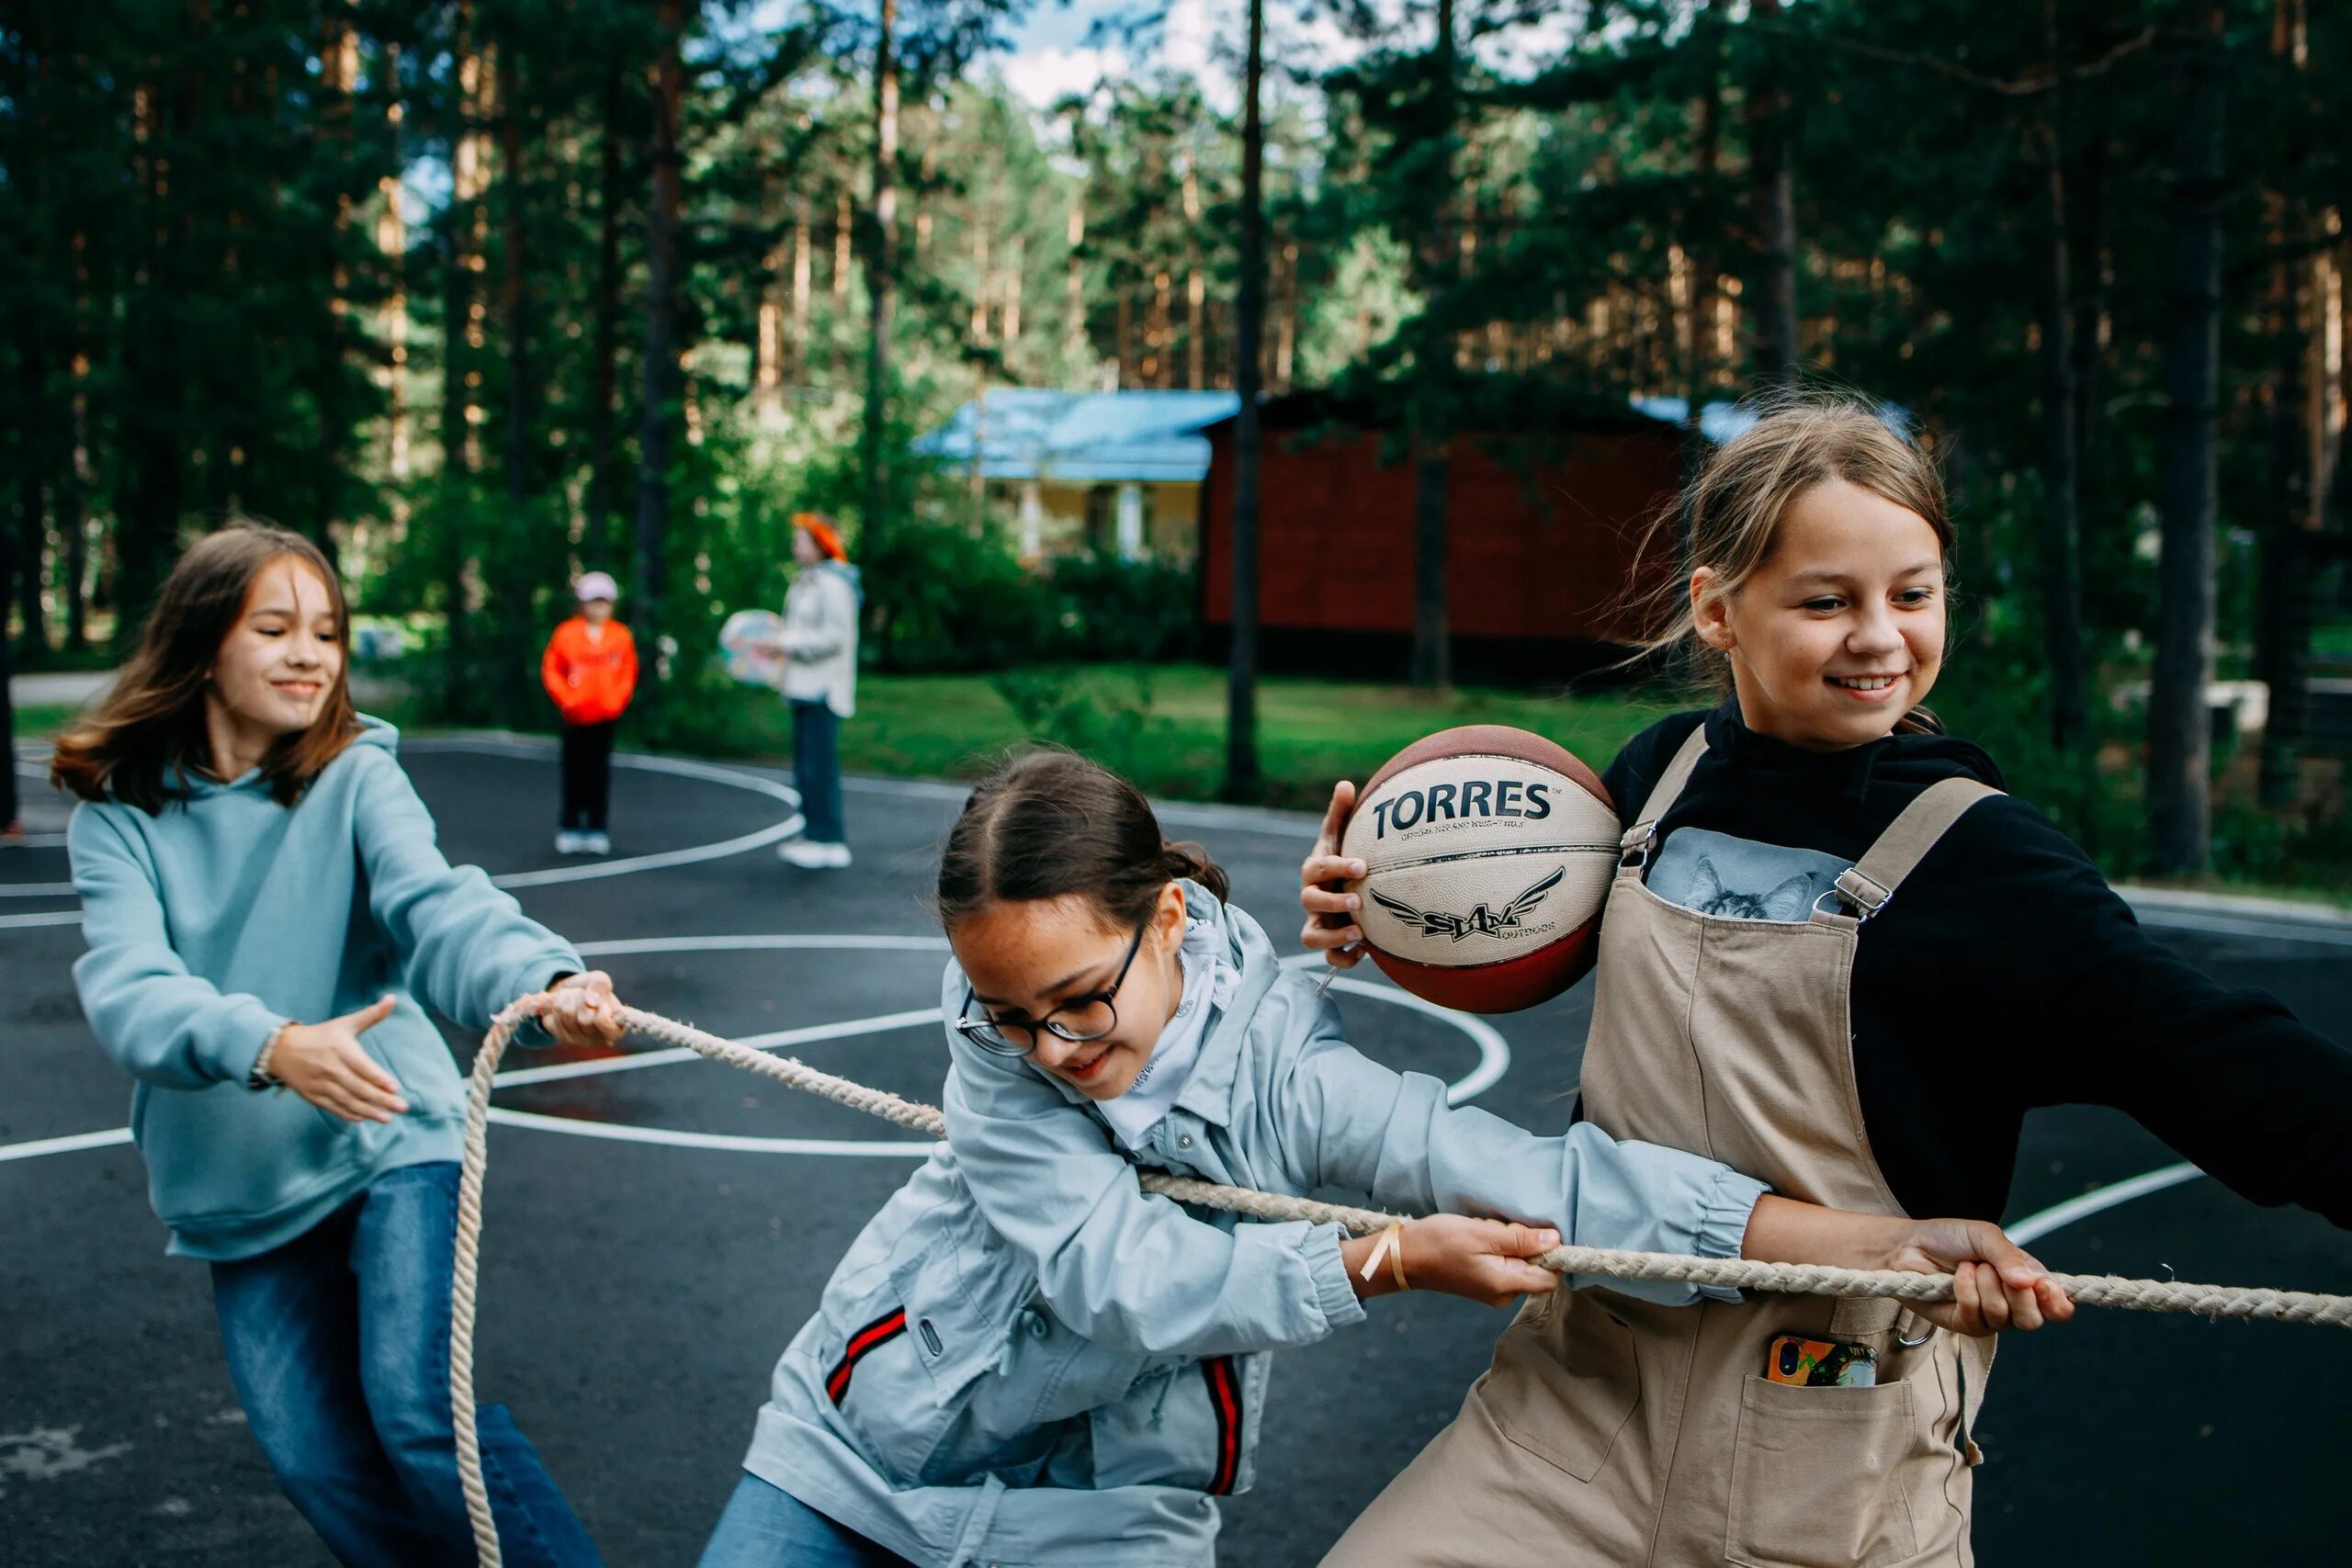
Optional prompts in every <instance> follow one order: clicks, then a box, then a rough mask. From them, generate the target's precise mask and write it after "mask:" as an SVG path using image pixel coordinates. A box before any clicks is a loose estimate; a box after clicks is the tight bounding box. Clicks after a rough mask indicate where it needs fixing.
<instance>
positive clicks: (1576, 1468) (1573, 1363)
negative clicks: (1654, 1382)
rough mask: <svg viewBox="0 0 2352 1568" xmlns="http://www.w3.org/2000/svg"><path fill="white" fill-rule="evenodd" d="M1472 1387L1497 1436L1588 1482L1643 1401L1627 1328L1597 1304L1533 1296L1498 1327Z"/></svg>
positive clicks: (1561, 1295)
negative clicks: (1488, 1361) (1488, 1363)
mask: <svg viewBox="0 0 2352 1568" xmlns="http://www.w3.org/2000/svg"><path fill="white" fill-rule="evenodd" d="M1475 1392H1476V1394H1477V1396H1478V1400H1479V1403H1480V1404H1484V1405H1485V1406H1486V1408H1487V1414H1488V1415H1489V1416H1493V1417H1494V1421H1495V1425H1496V1427H1498V1428H1500V1430H1501V1432H1502V1435H1503V1436H1504V1437H1506V1438H1510V1440H1511V1441H1512V1442H1513V1443H1515V1444H1516V1445H1518V1446H1519V1447H1521V1448H1522V1449H1525V1450H1527V1451H1528V1452H1530V1453H1532V1454H1533V1455H1535V1456H1536V1457H1537V1458H1538V1459H1541V1460H1543V1461H1545V1462H1546V1463H1548V1464H1551V1465H1552V1466H1554V1467H1555V1468H1556V1469H1559V1470H1562V1471H1565V1472H1567V1473H1568V1474H1570V1475H1573V1476H1575V1477H1576V1478H1577V1480H1578V1481H1590V1480H1591V1479H1592V1478H1593V1477H1594V1476H1596V1475H1598V1474H1600V1467H1601V1466H1602V1465H1604V1464H1606V1463H1608V1462H1609V1453H1610V1450H1611V1449H1613V1448H1615V1447H1616V1445H1617V1437H1618V1434H1619V1433H1621V1432H1623V1430H1624V1429H1625V1423H1626V1422H1627V1421H1629V1420H1631V1419H1632V1418H1633V1415H1634V1407H1635V1406H1637V1405H1638V1404H1641V1402H1642V1374H1641V1364H1640V1360H1639V1359H1638V1358H1637V1357H1636V1356H1635V1354H1634V1331H1633V1329H1632V1328H1631V1327H1629V1326H1628V1325H1626V1324H1624V1323H1623V1322H1621V1321H1620V1320H1619V1319H1618V1318H1617V1317H1616V1316H1615V1315H1614V1314H1611V1312H1610V1311H1609V1310H1608V1309H1607V1308H1606V1307H1604V1306H1602V1305H1601V1304H1600V1303H1599V1302H1598V1301H1595V1300H1591V1299H1589V1298H1582V1297H1577V1296H1575V1295H1572V1294H1571V1293H1570V1292H1567V1291H1566V1290H1565V1289H1564V1290H1560V1291H1556V1292H1553V1293H1551V1294H1549V1295H1544V1296H1539V1297H1537V1298H1536V1299H1535V1300H1534V1301H1533V1302H1532V1303H1529V1304H1528V1305H1527V1307H1526V1308H1525V1309H1523V1310H1522V1311H1521V1313H1520V1314H1519V1317H1518V1318H1517V1319H1516V1320H1515V1321H1514V1322H1513V1323H1512V1324H1511V1325H1510V1327H1509V1328H1506V1329H1504V1330H1503V1333H1502V1337H1501V1338H1500V1339H1499V1340H1498V1341H1497V1342H1496V1345H1495V1361H1494V1365H1493V1366H1492V1367H1490V1368H1488V1369H1487V1373H1486V1375H1485V1376H1484V1377H1481V1378H1480V1379H1479V1380H1478V1382H1477V1386H1476V1391H1475Z"/></svg>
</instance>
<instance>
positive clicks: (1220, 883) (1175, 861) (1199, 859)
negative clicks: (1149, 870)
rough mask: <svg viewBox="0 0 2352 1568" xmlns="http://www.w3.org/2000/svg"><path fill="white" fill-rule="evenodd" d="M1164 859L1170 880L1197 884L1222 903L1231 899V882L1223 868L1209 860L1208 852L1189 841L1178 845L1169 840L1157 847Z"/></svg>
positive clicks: (1174, 841)
mask: <svg viewBox="0 0 2352 1568" xmlns="http://www.w3.org/2000/svg"><path fill="white" fill-rule="evenodd" d="M1159 852H1160V854H1161V855H1162V856H1163V857H1164V858H1165V864H1164V867H1163V869H1164V870H1165V871H1166V873H1167V874H1168V875H1169V876H1170V877H1171V878H1176V879H1181V880H1184V881H1188V882H1197V883H1199V884H1200V885H1201V886H1204V887H1205V888H1207V889H1208V890H1209V891H1210V892H1212V893H1214V894H1216V897H1217V901H1218V902H1219V903H1223V902H1224V901H1225V900H1227V899H1228V898H1230V897H1233V880H1232V878H1230V877H1228V876H1227V875H1226V874H1225V867H1223V866H1221V865H1219V864H1217V863H1216V862H1215V861H1213V860H1211V859H1209V852H1208V851H1206V850H1204V849H1203V848H1201V846H1200V845H1198V844H1195V843H1193V842H1191V841H1189V840H1187V841H1185V842H1182V843H1179V842H1177V841H1176V840H1172V839H1171V840H1167V841H1165V842H1163V843H1162V844H1161V845H1160V846H1159Z"/></svg>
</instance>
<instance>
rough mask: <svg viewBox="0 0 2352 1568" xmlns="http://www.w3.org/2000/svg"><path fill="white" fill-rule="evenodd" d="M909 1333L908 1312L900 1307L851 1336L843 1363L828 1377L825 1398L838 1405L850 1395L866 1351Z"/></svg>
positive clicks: (845, 1348) (843, 1350)
mask: <svg viewBox="0 0 2352 1568" xmlns="http://www.w3.org/2000/svg"><path fill="white" fill-rule="evenodd" d="M906 1331H907V1309H906V1308H904V1307H899V1308H898V1309H896V1310H895V1311H893V1312H890V1313H888V1314H885V1315H884V1316H881V1317H877V1318H876V1319H875V1320H874V1321H873V1322H872V1323H869V1324H867V1325H865V1327H863V1328H861V1329H859V1330H858V1331H857V1332H856V1333H854V1334H853V1335H851V1336H850V1337H849V1343H848V1344H847V1345H845V1346H843V1347H842V1359H841V1362H840V1364H839V1365H838V1366H836V1367H834V1368H833V1370H832V1371H831V1372H828V1373H827V1374H826V1375H825V1395H826V1397H827V1398H829V1399H831V1401H832V1402H833V1403H834V1404H840V1403H841V1402H842V1395H843V1394H845V1393H848V1392H849V1377H850V1374H851V1373H852V1372H854V1371H856V1370H857V1363H858V1362H859V1361H860V1360H862V1359H865V1354H866V1352H868V1351H870V1350H873V1349H875V1348H878V1347H880V1346H883V1345H887V1344H888V1343H889V1342H890V1341H891V1340H893V1339H896V1338H897V1337H899V1335H901V1334H904V1333H905V1332H906Z"/></svg>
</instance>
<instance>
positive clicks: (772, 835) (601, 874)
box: [401, 735, 804, 887]
mask: <svg viewBox="0 0 2352 1568" xmlns="http://www.w3.org/2000/svg"><path fill="white" fill-rule="evenodd" d="M401 745H402V746H403V747H405V748H406V749H408V750H413V751H425V752H432V751H469V752H473V753H475V754H476V755H479V756H486V757H512V758H516V759H518V760H521V761H547V760H548V755H549V751H550V748H548V747H546V746H527V745H523V744H520V743H517V742H515V741H508V740H493V739H472V738H469V737H466V736H434V735H427V736H420V737H419V738H417V739H414V740H403V741H402V742H401ZM613 766H615V767H616V768H633V769H635V770H636V771H637V772H639V773H668V774H670V775H672V776H673V777H674V778H685V779H700V780H702V781H703V782H704V783H706V784H725V785H728V786H729V787H730V788H733V789H741V790H749V791H751V792H752V794H754V795H766V796H768V797H769V798H771V799H774V800H780V801H782V802H784V803H785V804H786V806H789V807H792V815H791V816H789V817H786V818H784V819H783V820H782V821H780V822H777V823H775V824H773V825H772V826H769V827H766V828H762V829H759V830H758V831H756V832H751V833H745V834H742V835H741V836H740V837H738V838H733V839H727V840H721V841H719V842H718V843H715V844H696V845H694V846H692V847H691V848H688V849H683V850H664V851H662V852H660V853H658V854H650V855H629V856H627V857H625V858H623V859H620V860H607V861H593V862H590V863H586V864H583V865H559V866H551V867H549V868H548V869H547V870H545V871H510V872H507V873H505V874H503V875H499V876H493V877H492V878H491V879H490V882H491V886H493V887H550V886H556V885H558V884H560V883H567V882H597V881H602V880H604V879H605V878H606V877H612V876H628V875H632V874H635V873H638V872H640V871H666V870H668V869H670V868H671V867H673V866H681V865H699V864H701V863H703V862H705V861H714V860H725V859H726V858H727V857H728V856H729V855H740V854H742V853H744V852H747V851H751V850H756V849H758V848H760V847H761V846H763V845H765V844H773V843H775V842H777V841H778V840H784V839H788V838H790V837H792V835H794V834H795V833H797V832H798V831H800V829H801V828H802V827H803V826H804V821H803V818H801V815H800V794H799V792H798V791H797V790H795V789H794V788H792V786H791V785H789V784H779V783H777V782H776V781H775V780H774V779H763V778H762V777H760V776H759V775H758V774H757V773H743V772H741V771H740V770H738V769H734V768H720V767H714V766H712V765H711V764H710V763H708V762H695V761H688V760H686V759H685V758H683V757H645V756H639V755H638V754H637V753H635V752H616V753H615V754H614V757H613Z"/></svg>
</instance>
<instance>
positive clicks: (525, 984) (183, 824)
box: [66, 717, 583, 1261]
mask: <svg viewBox="0 0 2352 1568" xmlns="http://www.w3.org/2000/svg"><path fill="white" fill-rule="evenodd" d="M360 723H361V725H362V726H363V728H362V730H361V733H360V735H359V737H358V738H357V739H356V740H354V741H353V742H352V744H351V745H350V747H349V748H347V749H346V750H345V751H344V753H343V754H342V755H341V756H339V757H337V758H336V759H335V760H334V761H333V762H330V763H329V764H327V766H326V768H325V769H324V770H323V771H322V772H321V773H320V774H319V776H318V778H317V779H316V780H315V781H314V782H313V783H312V784H311V787H310V788H309V790H307V791H306V792H305V793H304V794H303V795H302V797H301V798H300V800H298V801H297V802H296V803H295V804H294V805H292V806H291V807H286V806H280V805H278V804H277V801H275V800H274V799H272V798H271V797H270V792H269V784H268V783H267V781H266V780H265V779H264V778H263V777H262V776H261V773H260V772H259V771H258V770H255V771H254V772H253V773H247V774H245V775H244V776H243V778H240V779H238V780H236V781H234V782H233V783H230V784H219V783H214V782H211V781H209V780H205V779H200V778H187V779H184V780H182V781H181V782H182V784H183V786H184V788H185V791H186V795H185V798H182V799H179V800H175V801H173V802H172V803H170V804H168V805H166V806H165V807H164V810H163V811H162V813H161V814H160V815H158V816H153V817H150V816H149V815H148V814H147V813H145V812H144V811H141V810H140V809H139V808H138V807H133V806H127V805H124V804H122V803H121V802H119V801H112V800H109V801H103V802H85V804H83V805H82V806H81V807H79V808H78V809H76V810H75V811H74V819H73V822H72V824H71V825H70V826H69V828H68V829H67V833H66V844H67V848H68V850H69V851H70V852H71V853H72V856H73V862H74V887H75V889H76V890H77V891H78V892H79V893H80V894H81V896H82V931H83V935H84V937H85V940H86V941H87V942H88V943H89V948H90V950H89V952H88V953H85V954H84V955H83V957H82V958H81V960H80V961H79V962H78V963H76V964H74V985H75V986H76V987H78V988H79V989H80V991H81V994H82V1009H83V1011H84V1012H85V1013H87V1014H88V1015H89V1020H90V1027H91V1028H92V1029H94V1030H95V1031H96V1032H97V1036H98V1042H99V1043H101V1044H102V1045H104V1046H105V1047H106V1049H107V1053H108V1054H109V1055H112V1056H113V1057H114V1058H115V1060H117V1061H118V1062H120V1063H121V1064H122V1065H123V1066H124V1067H125V1068H126V1069H128V1070H129V1071H130V1075H131V1076H132V1077H135V1078H137V1079H138V1080H139V1083H138V1087H137V1088H136V1089H133V1090H132V1091H131V1096H130V1130H131V1135H132V1136H133V1137H134V1138H135V1139H136V1140H137V1141H138V1144H139V1150H140V1153H141V1155H143V1156H145V1157H146V1160H147V1175H148V1186H149V1192H150V1196H151V1198H152V1199H153V1203H154V1205H155V1213H156V1214H157V1215H158V1216H159V1217H160V1218H161V1219H162V1220H163V1222H164V1224H167V1225H169V1226H170V1227H171V1230H172V1244H171V1247H170V1250H171V1251H172V1252H174V1253H176V1254H179V1255H181V1256H184V1257H190V1258H208V1259H212V1260H216V1261H225V1260H228V1259H232V1258H251V1257H254V1256H255V1255H256V1254H259V1253H263V1252H266V1251H268V1250H269V1249H270V1248H272V1247H278V1246H282V1245H283V1244H285V1243H286V1242H288V1241H291V1240H293V1239H294V1238H295V1237H296V1236H299V1235H301V1234H302V1233H303V1232H305V1231H307V1230H309V1229H310V1228H311V1226H312V1225H315V1224H318V1223H319V1222H320V1221H321V1220H322V1219H324V1218H325V1217H326V1216H327V1215H328V1214H329V1213H333V1212H334V1209H335V1208H336V1207H337V1206H338V1205H340V1204H341V1203H342V1202H343V1201H345V1199H347V1198H349V1197H350V1196H351V1195H352V1194H354V1193H355V1192H357V1191H358V1190H361V1189H362V1188H364V1187H366V1186H367V1185H368V1182H370V1181H371V1180H373V1179H375V1178H376V1177H377V1176H379V1175H380V1174H381V1173H383V1172H384V1171H387V1170H390V1169H391V1168H394V1167H396V1166H403V1165H418V1164H422V1163H424V1162H425V1161H428V1160H442V1159H456V1158H457V1157H458V1153H459V1142H460V1134H461V1131H462V1124H463V1122H464V1116H465V1086H464V1084H463V1082H462V1081H461V1080H460V1079H459V1077H458V1069H457V1065H456V1063H455V1062H454V1061H453V1060H452V1058H451V1056H450V1055H449V1047H448V1045H447V1043H446V1042H445V1041H443V1039H442V1038H441V1034H440V1032H439V1031H438V1030H436V1029H435V1027H434V1026H433V1023H432V1021H431V1020H429V1019H428V1018H426V1017H425V1014H424V1007H426V1006H429V1007H431V1008H432V1009H433V1010H435V1011H436V1012H439V1013H441V1014H443V1015H444V1016H446V1017H447V1018H450V1019H453V1020H455V1021H457V1022H458V1023H459V1024H462V1025H464V1026H465V1027H466V1028H468V1029H483V1028H487V1027H488V1026H489V1023H490V1020H491V1016H492V1014H493V1013H495V1012H496V1011H497V1010H499V1009H500V1008H502V1007H504V1006H505V1005H506V1004H507V1003H508V1002H510V1001H512V1000H514V999H515V998H516V997H518V996H521V995H523V994H525V993H526V992H529V991H535V990H537V989H540V988H541V987H545V986H546V985H547V984H548V982H549V981H550V980H552V979H553V978H554V977H555V976H558V975H560V974H563V973H567V972H577V971H578V970H580V969H582V967H583V965H582V964H581V962H580V958H579V955H578V954H577V953H573V952H572V950H571V947H570V946H569V945H568V944H566V943H565V942H563V940H562V939H561V938H560V937H558V936H557V935H555V933H553V932H552V931H548V930H547V929H546V928H545V927H544V926H541V925H539V924H537V922H536V921H533V920H529V919H525V918H524V916H523V912H522V909H521V908H519V907H518V906H517V905H516V904H515V900H514V898H513V897H510V896H508V895H507V894H504V893H501V892H499V891H498V890H497V889H496V888H493V887H492V886H491V885H490V879H489V878H488V877H487V876H485V875H484V874H482V873H481V871H480V870H479V869H478V868H476V867H473V866H466V867H463V868H453V867H452V866H451V865H450V864H449V863H448V862H447V860H444V859H443V858H442V855H441V852H440V850H439V848H438V847H436V846H435V842H434V828H433V818H432V817H431V816H429V815H428V814H427V813H426V811H425V809H424V802H423V801H422V800H419V799H418V798H417V795H416V790H415V787H414V786H413V785H412V784H410V783H409V780H408V775H407V774H406V773H403V772H401V765H400V762H399V761H398V760H397V759H396V758H395V757H394V755H393V749H394V746H395V744H396V742H397V741H398V739H399V732H398V731H396V730H395V729H393V728H392V727H391V726H390V725H388V724H385V723H383V722H381V721H380V720H377V719H372V718H364V717H363V718H362V719H361V720H360ZM386 992H390V993H391V994H392V995H393V996H395V997H397V998H399V1002H398V1005H397V1006H396V1007H395V1008H394V1010H393V1011H392V1014H391V1016H390V1017H389V1018H387V1019H385V1020H384V1021H383V1022H381V1023H379V1024H378V1025H377V1026H376V1027H375V1028H374V1029H372V1030H369V1031H368V1032H367V1033H365V1034H363V1035H361V1036H360V1037H359V1039H360V1043H362V1044H363V1045H365V1046H366V1047H367V1048H368V1053H369V1055H373V1056H374V1057H375V1058H376V1059H377V1060H378V1061H379V1062H380V1063H382V1064H383V1065H384V1066H386V1067H387V1068H389V1069H390V1072H391V1075H392V1077H395V1078H397V1079H398V1080H399V1081H400V1085H401V1091H402V1093H403V1095H404V1097H405V1098H406V1099H407V1100H408V1103H409V1110H408V1113H407V1114H406V1115H402V1116H396V1117H394V1118H393V1119H392V1120H391V1121H390V1122H345V1121H344V1120H343V1119H342V1118H340V1117H337V1116H334V1115H333V1114H331V1113H329V1112H327V1111H321V1110H319V1109H318V1108H317V1107H315V1106H313V1105H311V1103H310V1102H309V1101H307V1100H303V1099H302V1098H301V1097H300V1096H299V1095H297V1094H295V1093H293V1092H292V1091H291V1090H263V1091H260V1092H255V1091H254V1090H252V1089H247V1088H246V1087H245V1080H246V1078H247V1077H248V1076H249V1075H250V1074H251V1073H252V1071H253V1066H254V1057H255V1056H257V1055H260V1053H261V1048H262V1045H263V1043H265V1042H266V1041H267V1040H268V1039H269V1037H270V1036H271V1035H273V1034H275V1033H276V1032H277V1029H278V1027H279V1026H280V1025H281V1024H284V1023H286V1022H287V1021H289V1020H291V1021H297V1022H301V1023H318V1022H322V1021H324V1020H327V1019H330V1018H334V1017H337V1016H339V1015H341V1014H343V1013H347V1012H354V1011H356V1010H359V1009H361V1008H364V1007H366V1006H368V1004H369V1003H371V1002H373V1001H375V1000H376V999H377V998H379V997H381V996H383V995H384V994H385V993H386ZM420 1003H422V1004H424V1005H422V1006H421V1005H419V1004H420Z"/></svg>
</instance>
